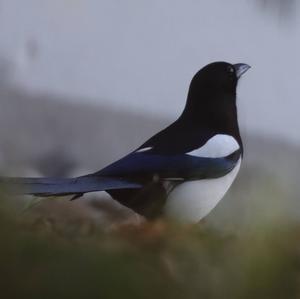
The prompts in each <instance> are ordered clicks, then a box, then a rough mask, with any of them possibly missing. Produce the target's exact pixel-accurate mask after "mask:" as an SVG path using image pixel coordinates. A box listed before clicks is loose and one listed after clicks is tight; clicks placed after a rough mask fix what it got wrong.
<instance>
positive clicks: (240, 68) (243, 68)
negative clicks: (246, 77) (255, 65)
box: [233, 63, 251, 79]
mask: <svg viewBox="0 0 300 299" xmlns="http://www.w3.org/2000/svg"><path fill="white" fill-rule="evenodd" d="M233 67H234V69H235V73H236V76H237V78H238V79H239V78H240V77H241V76H242V75H243V74H245V73H246V72H247V71H248V70H249V69H250V68H251V66H250V65H248V64H246V63H237V64H234V65H233Z"/></svg>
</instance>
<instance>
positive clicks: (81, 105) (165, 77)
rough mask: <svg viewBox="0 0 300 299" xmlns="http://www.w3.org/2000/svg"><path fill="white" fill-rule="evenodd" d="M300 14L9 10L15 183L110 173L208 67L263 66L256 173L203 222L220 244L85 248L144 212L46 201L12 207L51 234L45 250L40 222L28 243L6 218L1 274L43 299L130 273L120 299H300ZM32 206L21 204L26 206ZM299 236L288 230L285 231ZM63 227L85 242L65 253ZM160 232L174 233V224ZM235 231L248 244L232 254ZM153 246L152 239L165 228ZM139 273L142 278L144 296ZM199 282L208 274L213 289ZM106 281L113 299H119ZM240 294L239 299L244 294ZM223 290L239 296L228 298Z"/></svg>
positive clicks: (244, 88)
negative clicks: (106, 231)
mask: <svg viewBox="0 0 300 299" xmlns="http://www.w3.org/2000/svg"><path fill="white" fill-rule="evenodd" d="M299 5H300V4H299V2H297V1H296V0H252V1H251V0H231V1H221V0H211V1H195V0H186V1H179V0H165V1H161V0H152V1H141V0H128V1H121V0H101V1H99V0H43V1H41V0H26V1H18V0H0V41H1V42H0V173H1V175H11V176H75V175H81V174H86V173H89V172H93V171H96V170H98V169H100V168H101V167H104V166H105V165H107V164H109V163H111V162H112V161H114V160H115V159H118V158H120V157H122V156H123V155H125V154H127V153H128V152H129V151H131V150H133V149H135V148H136V147H137V146H139V145H140V144H141V143H142V142H144V141H145V140H146V139H147V138H149V136H151V135H152V134H154V133H156V132H157V131H159V130H161V129H162V128H163V127H164V126H166V125H168V124H169V123H171V122H172V121H174V120H175V118H176V117H177V116H178V115H179V113H180V112H181V110H182V109H183V107H184V104H185V99H186V95H187V90H188V86H189V82H190V80H191V78H192V76H193V75H194V74H195V72H197V71H198V70H199V69H200V68H201V67H203V66H204V65H206V64H208V63H210V62H213V61H220V60H222V61H228V62H231V63H240V62H244V63H248V64H250V65H251V66H252V69H251V70H250V71H249V72H248V73H247V74H246V75H245V76H244V77H243V79H242V80H241V82H240V84H239V88H238V110H239V123H240V127H241V133H242V137H243V141H244V144H245V157H244V163H243V165H242V168H241V172H240V175H239V177H238V179H237V180H236V182H235V183H234V185H233V186H232V188H231V189H230V191H229V192H228V194H227V195H226V197H225V198H224V199H223V200H222V201H221V202H220V204H219V205H218V206H217V207H216V208H215V209H214V210H213V211H212V213H211V214H210V215H209V216H208V217H207V218H206V219H205V223H206V224H207V225H208V227H209V228H210V229H213V230H216V231H217V232H218V233H220V232H221V235H217V237H216V236H215V235H214V233H213V234H209V235H208V236H207V235H204V236H203V235H202V234H201V233H200V237H199V235H198V232H197V233H196V234H193V233H192V232H191V231H189V232H188V233H187V232H186V231H181V230H180V229H179V230H175V231H171V232H170V234H169V235H168V236H169V237H168V238H167V237H166V236H165V235H164V236H163V238H162V240H160V241H159V242H158V244H160V245H157V243H155V242H156V241H155V242H154V243H155V244H154V245H153V243H151V242H152V241H151V242H150V243H151V244H152V245H151V246H152V247H151V246H150V247H149V246H148V245H149V244H148V243H147V242H148V241H149V240H148V241H147V242H146V246H145V240H144V236H145V232H143V233H142V234H141V235H142V236H140V237H141V238H142V241H141V239H140V237H138V238H137V239H138V241H137V240H136V238H134V240H135V241H137V243H138V245H137V248H138V250H137V249H136V247H134V250H132V248H131V246H132V244H131V243H132V242H131V241H132V239H131V237H129V239H128V240H127V241H125V243H122V242H121V241H120V238H119V237H120V236H117V238H116V239H117V241H116V239H115V236H114V237H113V238H112V239H109V241H107V239H106V238H107V237H103V236H102V239H101V238H100V237H99V236H98V235H97V238H98V237H99V238H100V239H99V238H98V239H97V238H96V239H97V241H95V242H94V241H93V240H89V241H88V242H89V243H88V244H86V243H85V242H84V241H83V243H80V244H81V245H80V244H78V243H76V246H73V245H74V243H72V242H73V241H74V240H73V239H74V236H75V237H76V238H77V237H78V236H79V237H80V238H81V236H82V235H84V236H85V237H86V235H90V233H91V232H92V235H93V234H94V232H95V231H94V226H95V225H96V226H98V227H101V229H103V228H110V229H111V227H112V226H113V225H114V224H115V223H128V221H129V222H130V221H135V220H136V216H135V215H133V213H131V212H130V211H128V210H127V209H125V208H122V207H120V206H119V205H117V204H116V203H113V202H112V201H111V200H109V198H108V197H107V196H105V194H103V193H97V194H92V195H87V196H85V197H84V198H83V199H80V200H78V201H76V202H72V203H70V202H68V201H67V200H66V201H61V200H60V201H52V200H47V201H46V202H44V203H41V204H39V205H37V206H35V207H33V206H32V207H31V208H30V209H29V210H26V213H22V214H19V213H18V212H17V214H15V213H16V212H15V210H14V212H13V215H14V216H13V218H18V219H19V220H20V219H22V220H23V218H24V217H26V216H28V215H29V222H30V223H31V225H30V229H29V230H30V231H31V229H32V227H33V226H34V227H35V226H36V225H37V226H38V227H40V226H42V235H43V236H44V234H46V236H47V238H46V240H44V241H41V239H40V237H37V234H36V232H34V234H33V235H32V236H28V235H27V228H28V226H27V225H28V223H27V222H26V223H27V224H26V225H25V226H24V223H23V222H22V224H21V227H22V229H24V227H25V231H26V237H24V236H23V235H21V236H20V235H19V234H20V228H17V229H16V227H15V224H10V225H11V226H9V225H8V224H7V223H8V222H7V221H8V220H7V219H6V215H7V213H6V212H5V213H4V212H3V211H2V210H3V209H2V206H0V216H1V217H0V223H1V225H0V233H1V236H2V237H1V240H2V239H3V238H4V236H5V240H6V244H7V246H6V247H5V246H4V247H3V246H1V248H0V261H1V259H4V260H3V262H1V265H2V268H1V269H2V270H1V271H2V272H1V271H0V275H2V274H3V275H6V277H7V273H9V275H11V276H9V277H10V278H11V280H10V282H11V283H12V285H11V287H10V285H6V286H8V287H9V288H10V291H11V290H16V292H18V290H20V294H22V295H23V294H24V290H27V291H28V292H29V293H26V292H25V293H26V294H30V298H33V294H34V291H36V290H40V292H41V293H40V294H42V296H43V298H48V297H45V296H49V298H53V296H54V295H55V296H56V297H57V294H61V293H59V292H66V293H64V296H67V295H70V294H69V293H68V292H69V290H72V292H73V293H72V298H75V297H76V296H77V297H78V298H82V296H84V295H86V293H85V294H83V293H82V292H83V290H85V289H86V288H85V287H83V288H82V287H80V286H81V284H80V283H79V284H77V286H78V288H77V287H76V286H74V282H77V283H78V282H81V283H84V284H86V285H85V286H87V285H88V286H89V288H91V289H93V288H94V287H95V285H96V281H95V277H96V276H97V275H98V276H99V277H101V279H102V280H104V281H106V280H107V281H109V280H110V282H111V281H113V279H114V278H115V274H116V272H117V273H118V275H119V276H118V279H119V280H118V283H121V286H123V289H122V287H121V288H120V290H125V292H127V291H128V292H127V294H131V295H130V296H129V297H130V298H141V295H143V296H144V297H143V298H148V297H145V290H148V291H147V292H148V293H147V292H146V293H147V294H148V296H149V298H153V297H157V298H158V297H160V296H162V298H165V295H166V294H168V295H170V294H172V298H183V294H184V297H185V298H200V297H199V296H198V295H199V294H202V295H203V294H206V296H205V297H204V298H225V297H226V298H248V297H249V298H279V297H280V298H296V294H297V296H298V295H299V293H300V291H299V288H298V287H297V288H292V287H291V284H293V283H294V279H295V277H298V278H299V275H298V273H299V269H297V271H298V272H297V275H296V276H294V274H293V273H294V272H293V271H295V269H294V268H293V267H294V266H295V267H296V265H299V256H298V254H299V252H297V253H295V252H294V251H292V249H293V250H294V249H296V248H299V242H298V237H296V236H299V230H297V232H296V233H295V234H294V233H293V232H292V231H293V230H292V229H291V226H292V227H293V225H296V226H297V227H298V225H299V224H300V221H299V220H300V184H299V182H300V181H299V175H300V134H299V132H300V120H299V110H300V102H299V94H300V84H299V82H300V59H299V53H300V39H299V37H300V19H299V13H300V6H299ZM28 200H29V199H28V198H26V199H25V200H24V198H22V199H20V200H19V201H17V207H18V210H20V209H22V208H23V207H24V206H26V203H27V202H28ZM9 201H10V199H9ZM14 203H15V202H14ZM20 203H21V204H20ZM5 211H6V210H5ZM16 215H17V217H15V216H16ZM26 221H27V220H26ZM9 223H10V222H9ZM32 225H33V226H32ZM286 225H288V227H289V229H288V233H286V231H283V230H282V229H283V227H286ZM53 227H54V229H53ZM257 228H258V229H257ZM266 228H267V229H266ZM21 231H22V230H21ZM49 231H51V232H52V231H54V232H55V234H57V232H59V233H58V235H59V236H60V237H61V231H63V234H62V235H63V236H64V237H66V236H67V239H68V238H71V240H72V242H71V243H68V244H69V245H67V247H65V246H66V245H65V243H63V244H62V243H60V242H61V239H59V238H58V239H55V241H54V243H53V239H51V238H52V237H53V236H52V235H51V238H50V241H49V236H48V235H47V233H49ZM154 231H155V233H154V235H156V234H157V231H159V233H158V235H161V227H159V229H157V228H155V229H154ZM12 232H13V233H12ZM223 232H224V233H226V234H228V233H229V234H234V235H235V236H236V235H239V234H240V235H242V236H243V238H242V239H241V242H240V241H238V242H237V243H236V242H235V241H233V240H232V239H230V241H229V242H228V243H227V241H228V239H226V240H227V241H226V240H225V239H224V238H223ZM262 232H265V234H264V237H261V235H260V233H262ZM253 233H254V234H253ZM21 234H22V233H21ZM249 234H250V235H249ZM146 236H148V237H149V236H150V239H151V240H152V239H153V231H152V233H150V234H149V231H147V233H146ZM178 236H179V237H178ZM253 236H256V237H255V238H254V239H253ZM135 237H136V236H135ZM173 237H174V238H173ZM103 238H104V239H103ZM176 238H177V239H176ZM178 238H179V239H178ZM24 240H26V241H24ZM99 240H101V241H100V243H101V244H98V243H97V242H98V241H99ZM155 240H156V239H155ZM168 240H169V241H168ZM170 240H171V241H170ZM174 240H177V241H178V240H179V241H178V243H176V242H177V241H176V242H175V241H174ZM199 240H200V241H199ZM274 240H275V241H274ZM81 241H82V240H81ZM43 242H44V243H43ZM102 242H103V243H102ZM107 242H108V243H107ZM120 242H121V245H120ZM174 242H175V243H174ZM224 242H225V243H224ZM239 242H240V243H239ZM128 243H129V244H128ZM249 243H250V244H251V245H252V246H250V249H249ZM70 244H71V245H70ZM103 244H105V246H104V247H103V246H102V245H103ZM141 244H142V245H141ZM174 244H175V245H174ZM253 244H254V245H253ZM278 244H279V246H278ZM287 244H290V247H288V248H286V247H285V246H287ZM26 246H28V247H26ZM68 246H71V247H68ZM78 246H79V247H78ZM80 246H81V247H80ZM134 246H135V245H134ZM182 246H183V247H182ZM184 246H186V247H184ZM53 248H56V249H57V250H56V251H55V252H56V253H55V254H56V255H54V254H53V255H52V252H53ZM74 248H75V253H74V252H73V250H74ZM76 248H77V249H76ZM95 248H96V250H99V252H101V256H102V255H104V257H105V259H106V260H105V259H103V260H102V259H101V258H100V256H99V255H97V253H96V252H94V251H93V250H95ZM146 248H147V249H146ZM149 248H150V251H151V250H152V249H153V248H155V249H153V251H151V252H148V251H147V250H149ZM151 248H152V249H151ZM216 248H219V250H217V249H216ZM275 248H276V250H277V251H276V250H275ZM252 249H253V250H252ZM145 250H146V253H145ZM71 251H72V252H73V255H71V257H70V252H71ZM137 251H138V252H137ZM124 252H125V253H124ZM232 252H233V254H234V255H235V261H234V263H233V264H232V263H231V261H232ZM241 252H242V253H243V254H242V256H240V254H241ZM12 253H13V254H12ZM175 253H176V254H175ZM179 253H181V254H182V255H179V256H178V255H177V254H179ZM270 253H272V254H270ZM145 254H146V256H145ZM168 254H169V255H168ZM124 255H125V256H126V262H125V260H124V259H122V258H124ZM87 256H88V257H89V260H85V257H87ZM157 256H159V261H158V260H157ZM7 257H9V259H8V260H5V259H6V258H7ZM128 257H129V261H128V259H127V258H128ZM236 257H238V259H236ZM295 257H297V259H296V260H297V263H295ZM215 258H216V259H217V260H216V259H215ZM72 259H74V260H76V261H77V263H73V262H72ZM181 259H182V261H184V262H183V263H182V264H181V263H179V262H178V261H179V260H181ZM107 260H108V261H109V262H107ZM195 260H197V261H198V263H195ZM204 260H205V263H203V261H204ZM53 261H56V263H57V264H55V263H54V266H53V267H54V268H53V267H52V265H53ZM229 261H230V263H229ZM122 262H124V264H122ZM156 263H158V264H159V266H158V267H156ZM75 264H76V265H77V266H76V267H79V268H80V270H79V271H78V269H77V268H76V267H75ZM3 265H4V266H3ZM97 265H101V268H100V266H99V268H97ZM111 265H114V267H115V268H114V267H111ZM118 265H122V267H121V269H122V271H121V272H120V268H118ZM162 265H163V268H164V267H165V268H166V269H167V272H166V273H167V274H166V276H164V275H165V274H162V273H165V272H163V271H160V270H161V269H160V266H162ZM64 267H65V268H64ZM70 267H71V269H73V270H74V271H71V272H72V273H71V272H69V271H68V270H69V269H70ZM93 267H95V268H93ZM103 267H104V269H106V273H105V275H104V274H103V271H102V270H103ZM92 268H93V269H94V270H93V271H94V272H90V269H92ZM165 268H164V269H165ZM24 269H29V270H28V271H29V272H30V274H28V273H29V272H28V273H27V272H26V271H25V270H24ZM58 269H59V271H57V270H58ZM82 269H86V271H84V270H82ZM157 269H158V270H157ZM241 269H242V270H241ZM48 270H49V271H50V272H49V271H48ZM22 271H25V272H24V273H23V272H22ZM51 271H54V273H55V279H53V277H52V276H51V275H50V274H49V273H51ZM97 271H98V272H97ZM136 271H137V272H136ZM157 271H158V272H157ZM57 272H59V273H60V276H57V275H56V274H57ZM134 272H136V273H139V274H140V280H138V282H139V283H141V284H139V286H138V287H137V285H135V281H134V279H132V273H134ZM5 273H6V274H5ZM17 273H18V275H19V276H16V275H17ZM170 273H171V274H170ZM241 273H243V275H240V274H241ZM282 273H284V277H283V276H282ZM94 274H95V275H96V274H97V275H96V276H95V275H94ZM107 274H108V278H107V277H106V275H107ZM169 274H170V276H169ZM40 275H42V276H41V277H40ZM43 275H44V276H43ZM76 275H77V276H76ZM80 275H83V276H84V277H83V276H80ZM101 275H102V276H101ZM161 275H162V276H161ZM98 276H97V277H98ZM198 276H200V277H201V278H202V281H203V279H204V278H205V279H204V282H203V284H202V286H201V287H200V286H199V283H198V280H197V279H195V277H198ZM24 277H25V278H27V280H25V281H24ZM66 277H68V278H69V280H68V279H66ZM124 277H125V278H126V279H125V280H124ZM149 277H151V279H150V280H149ZM166 277H167V278H166ZM39 279H40V280H39ZM42 279H44V281H45V283H44V282H43V283H44V284H43V283H41V281H42ZM105 279H106V280H105ZM156 279H157V280H156ZM61 280H62V281H64V283H66V285H67V287H66V288H63V287H61ZM1 281H2V280H1ZM148 281H150V284H148ZM162 281H163V282H164V286H162V284H161V282H162ZM228 281H230V283H231V282H232V281H237V282H238V283H237V284H236V285H235V286H233V285H232V284H230V283H228ZM297 281H299V279H298V280H297ZM91 282H93V284H91ZM122 283H123V285H122ZM152 283H154V285H155V286H157V288H156V287H152V286H151V284H152ZM48 284H49V285H48ZM16 285H19V286H21V287H20V288H19V289H18V288H16V287H15V286H16ZM104 285H105V287H106V289H105V288H104V290H106V291H107V293H105V294H106V295H107V296H106V297H105V298H116V296H118V295H120V294H119V293H114V295H112V294H111V290H113V291H115V292H118V290H117V289H114V288H110V287H111V284H109V283H108V284H104ZM166 285H167V287H168V286H169V287H170V288H169V289H168V290H167V287H166ZM187 285H189V290H190V293H187V292H186V286H187ZM237 285H238V286H239V288H241V290H242V291H241V290H240V289H239V291H238V292H241V293H239V295H241V294H242V295H241V296H240V297H238V296H233V294H235V295H237V293H235V292H236V289H235V287H236V286H237ZM275 285H277V286H280V288H281V287H282V289H280V290H279V289H277V288H276V287H275ZM102 286H103V285H102ZM216 286H219V289H218V288H216ZM293 286H295V285H293ZM165 287H166V288H165ZM231 287H233V289H230V288H231ZM178 288H180V290H181V291H180V292H177V291H178ZM229 289H230V292H231V291H233V290H234V292H233V293H230V292H229ZM261 289H262V290H263V292H262V293H259V292H256V291H257V290H261ZM93 290H94V289H93ZM102 290H103V289H102ZM120 290H119V291H120ZM170 290H172V291H170ZM212 290H213V293H211V291H212ZM220 290H221V291H220ZM224 290H225V291H226V290H227V291H228V292H229V293H227V295H228V294H231V295H232V296H229V295H228V296H225V297H224V294H223V293H222V292H223V291H224ZM250 290H251V291H250ZM270 290H273V291H274V292H273V293H272V292H271V293H270V292H269V291H270ZM287 290H288V291H287ZM21 291H22V292H21ZM56 291H58V293H55V292H56ZM156 291H157V292H158V293H155V292H156ZM294 291H295V292H294ZM153 292H154V293H153ZM170 292H171V293H170ZM203 292H204V293H203ZM205 292H206V293H205ZM291 292H292V295H291ZM293 292H294V293H293ZM45 294H46V295H45ZM51 294H52V295H53V296H52V297H51ZM110 295H111V297H110ZM122 295H123V293H122ZM260 295H262V296H261V297H260ZM80 296H81V297H80ZM218 296H219V297H218ZM289 296H290V297H289ZM37 298H40V295H39V296H37ZM66 298H67V297H66Z"/></svg>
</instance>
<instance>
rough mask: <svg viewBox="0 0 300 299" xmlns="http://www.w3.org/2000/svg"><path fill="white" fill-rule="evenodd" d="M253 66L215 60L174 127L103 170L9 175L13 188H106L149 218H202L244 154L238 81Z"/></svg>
mask: <svg viewBox="0 0 300 299" xmlns="http://www.w3.org/2000/svg"><path fill="white" fill-rule="evenodd" d="M249 69H250V66H249V65H248V64H246V63H237V64H231V63H228V62H224V61H217V62H213V63H210V64H208V65H206V66H204V67H203V68H202V69H200V70H199V71H198V72H197V73H196V74H195V75H194V77H193V78H192V80H191V83H190V86H189V90H188V94H187V100H186V104H185V107H184V109H183V112H182V113H181V114H180V116H179V117H178V118H177V119H176V120H175V121H174V122H173V123H172V124H170V125H169V126H167V127H166V128H164V129H163V130H162V131H160V132H159V133H157V134H155V135H154V136H152V137H151V138H150V139H148V140H147V141H146V142H144V143H143V144H142V145H141V146H139V147H138V148H137V149H135V150H134V151H132V152H131V153H129V154H127V155H126V156H124V157H123V158H121V159H119V160H117V161H116V162H114V163H112V164H110V165H108V166H106V167H105V168H103V169H101V170H99V171H97V172H94V173H91V174H87V175H84V176H80V177H75V178H18V177H16V178H14V177H11V178H8V177H2V178H1V179H0V182H1V183H3V184H5V185H7V186H9V187H10V188H9V189H10V190H13V192H16V193H22V194H29V195H35V196H41V197H47V196H65V195H72V199H73V200H74V199H77V198H79V197H81V196H83V195H84V194H85V193H88V192H95V191H106V192H107V193H108V194H109V195H110V196H111V197H112V198H113V199H114V200H116V201H118V202H119V203H121V204H122V205H124V206H126V207H128V208H130V209H131V210H133V211H134V212H136V213H137V214H140V215H141V216H144V217H145V218H146V219H148V220H155V219H161V218H167V219H172V220H176V221H179V222H184V223H197V222H199V221H200V220H201V219H203V218H204V217H206V216H207V215H208V214H209V213H210V212H211V211H212V210H213V209H214V208H215V206H216V205H217V204H218V202H219V201H220V200H221V199H222V198H223V197H224V195H225V193H226V192H227V191H228V189H229V188H230V186H231V184H232V183H233V181H234V180H235V178H236V176H237V174H238V172H239V169H240V166H241V162H242V159H243V153H244V149H243V143H242V138H241V135H240V130H239V125H238V115H237V105H236V98H237V95H236V93H237V85H238V81H239V79H240V78H241V77H242V75H243V74H244V73H246V71H248V70H249Z"/></svg>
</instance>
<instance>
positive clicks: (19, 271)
mask: <svg viewBox="0 0 300 299" xmlns="http://www.w3.org/2000/svg"><path fill="white" fill-rule="evenodd" d="M0 238H1V245H0V265H1V267H0V277H1V279H0V285H1V293H2V296H3V297H2V298H44V299H46V298H131V299H133V298H298V297H299V298H300V287H299V278H300V276H299V274H300V251H299V249H300V248H299V245H300V242H299V241H300V227H299V226H298V225H296V224H293V225H292V224H289V223H286V222H284V223H283V222H282V223H279V222H273V223H268V224H261V225H256V226H255V227H253V228H249V227H248V228H247V229H244V230H242V231H241V232H239V233H238V234H234V233H232V234H226V233H224V232H223V233H221V232H220V231H216V230H213V229H211V228H209V227H207V225H205V224H200V225H197V226H179V225H176V224H170V223H164V222H156V223H149V224H144V225H141V226H139V227H136V226H129V225H128V226H123V227H121V228H118V229H115V230H113V231H110V232H105V231H103V230H102V229H101V226H100V227H99V226H97V225H94V223H93V222H89V221H84V220H83V221H79V220H78V219H76V218H72V216H71V217H69V218H68V219H67V218H66V217H64V216H59V217H58V218H56V220H55V221H53V220H51V219H49V218H47V217H39V218H36V217H34V216H33V214H32V213H28V214H27V215H26V216H24V214H19V213H17V212H16V208H15V206H14V205H13V204H12V203H11V202H10V204H8V201H6V200H5V199H2V200H1V204H0Z"/></svg>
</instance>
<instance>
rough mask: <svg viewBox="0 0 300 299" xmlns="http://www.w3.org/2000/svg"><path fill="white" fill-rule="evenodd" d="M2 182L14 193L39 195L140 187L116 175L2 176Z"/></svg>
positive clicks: (0, 181)
mask: <svg viewBox="0 0 300 299" xmlns="http://www.w3.org/2000/svg"><path fill="white" fill-rule="evenodd" d="M0 184H2V185H4V186H5V187H6V186H7V188H8V190H9V191H10V192H11V193H13V194H31V195H37V196H63V195H70V194H74V195H75V196H74V197H76V196H77V195H78V196H79V195H80V196H81V195H82V194H84V193H88V192H94V191H106V190H114V189H124V188H126V189H138V188H141V187H142V186H141V185H140V184H139V183H136V182H131V181H128V180H124V179H122V178H115V177H100V176H82V177H77V178H0Z"/></svg>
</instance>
